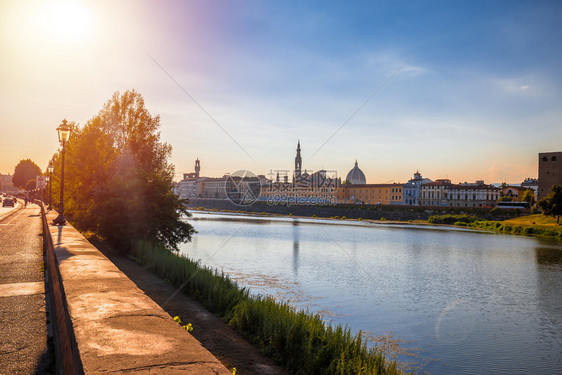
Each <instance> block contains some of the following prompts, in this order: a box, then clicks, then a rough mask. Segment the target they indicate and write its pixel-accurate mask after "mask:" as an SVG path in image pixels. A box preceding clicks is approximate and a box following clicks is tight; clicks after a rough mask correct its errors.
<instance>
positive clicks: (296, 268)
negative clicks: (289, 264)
mask: <svg viewBox="0 0 562 375" xmlns="http://www.w3.org/2000/svg"><path fill="white" fill-rule="evenodd" d="M299 240H300V239H299V221H298V220H295V221H293V274H294V275H295V276H298V274H299V246H300V243H299Z"/></svg>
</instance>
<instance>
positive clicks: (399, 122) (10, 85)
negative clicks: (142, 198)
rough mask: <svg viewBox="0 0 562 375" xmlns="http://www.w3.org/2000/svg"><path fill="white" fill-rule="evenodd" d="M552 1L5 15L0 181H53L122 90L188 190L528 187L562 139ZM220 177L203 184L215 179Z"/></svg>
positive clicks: (154, 7) (53, 6) (9, 11)
mask: <svg viewBox="0 0 562 375" xmlns="http://www.w3.org/2000/svg"><path fill="white" fill-rule="evenodd" d="M561 14H562V5H561V4H559V3H556V2H550V1H539V2H530V1H529V2H518V3H513V2H510V1H503V2H494V3H488V2H457V3H455V4H454V5H451V4H449V3H447V2H441V3H439V2H431V3H426V2H424V3H416V4H408V5H401V4H385V3H382V2H374V3H373V2H358V3H354V4H351V5H349V4H347V5H340V4H337V3H335V2H322V3H313V4H301V3H299V2H284V3H283V4H269V3H262V2H257V1H249V2H245V3H243V4H232V3H229V2H220V1H219V2H214V3H212V4H210V3H208V2H196V1H191V2H178V1H162V2H158V3H155V2H148V1H139V2H131V1H125V2H119V3H117V4H114V3H112V2H109V1H99V2H93V1H82V2H67V1H59V2H50V3H44V2H39V1H21V2H7V1H3V2H0V21H1V23H0V25H1V26H0V27H1V28H2V36H1V39H0V46H1V50H2V51H3V58H2V59H0V81H1V82H2V85H1V86H0V95H1V97H2V100H1V101H0V110H1V112H2V113H3V118H2V132H3V134H2V145H3V147H2V148H1V149H0V173H13V169H14V167H15V165H16V164H17V163H18V162H19V161H20V160H21V159H26V158H31V159H32V160H33V161H34V162H35V163H37V164H38V165H39V166H40V167H41V168H42V169H44V168H45V167H46V165H47V163H48V160H49V158H50V156H51V155H52V154H53V153H54V152H55V151H56V149H57V147H58V142H57V136H56V130H55V129H56V127H57V126H58V125H59V124H60V122H61V121H62V120H63V119H64V118H66V119H68V120H69V121H76V122H78V123H79V124H84V123H85V122H87V121H88V120H89V119H90V118H92V117H93V116H94V115H95V114H96V113H97V112H98V111H99V110H100V109H101V108H102V105H103V104H104V103H105V102H106V101H107V100H109V99H110V97H111V95H112V93H113V92H114V91H121V92H124V91H125V90H127V89H135V90H137V91H138V92H140V93H141V94H142V95H143V96H144V99H145V102H146V105H147V108H148V109H149V110H150V112H151V113H152V114H153V115H160V116H161V124H162V127H161V130H162V134H161V135H162V140H163V141H165V142H168V143H170V144H171V145H172V147H173V154H172V155H173V156H172V163H173V164H174V165H175V166H176V180H178V179H180V178H181V175H182V174H183V173H188V172H191V171H192V169H193V162H194V160H195V159H196V158H197V157H198V158H199V159H200V160H202V161H203V163H204V166H203V170H204V172H202V173H205V174H206V175H209V176H222V175H224V174H225V173H231V172H234V171H236V170H239V169H248V170H252V171H254V172H255V173H264V172H268V171H269V170H272V169H282V168H285V167H287V166H289V167H290V166H291V165H292V160H293V158H294V151H295V145H296V142H297V140H299V139H300V142H301V146H302V148H303V151H302V159H303V168H304V169H307V170H311V171H316V170H319V169H331V170H337V171H338V172H339V173H340V175H341V174H345V173H347V171H348V170H349V169H351V168H352V167H353V163H354V162H355V160H356V159H357V160H358V161H359V165H360V167H361V169H362V170H363V171H364V172H365V175H366V176H367V182H368V183H374V182H381V181H396V182H406V181H407V180H408V179H410V178H411V176H412V175H413V173H414V172H415V171H416V170H419V171H421V173H422V174H423V175H424V176H428V177H430V178H432V179H436V178H449V179H451V180H453V181H474V180H476V179H483V180H485V181H487V182H489V183H498V182H507V183H520V182H522V181H523V180H524V179H525V178H527V177H537V155H538V153H539V152H548V151H558V150H560V148H561V146H560V143H559V140H560V139H561V137H562V127H561V126H560V119H561V118H562V108H560V106H559V103H560V102H562V100H561V99H562V90H561V88H562V79H561V78H562V76H561V73H560V72H559V69H558V67H559V66H560V58H561V57H562V56H561V53H562V52H561V51H562V49H561V48H560V45H559V44H560V40H561V39H562V38H561V34H562V33H561V31H562V26H560V23H559V19H560V16H561ZM207 168H209V169H207Z"/></svg>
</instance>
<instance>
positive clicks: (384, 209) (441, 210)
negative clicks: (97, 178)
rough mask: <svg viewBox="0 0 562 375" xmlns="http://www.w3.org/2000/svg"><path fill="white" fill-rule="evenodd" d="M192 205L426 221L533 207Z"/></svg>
mask: <svg viewBox="0 0 562 375" xmlns="http://www.w3.org/2000/svg"><path fill="white" fill-rule="evenodd" d="M187 207H188V208H189V209H200V208H204V209H216V210H227V211H234V212H238V213H242V212H247V213H270V214H280V215H293V216H304V217H312V216H314V215H316V216H317V217H325V218H329V217H335V216H338V217H346V218H351V219H359V218H361V219H370V220H391V221H408V220H423V221H426V220H427V219H429V217H430V216H432V215H445V214H452V215H475V216H478V217H480V218H482V219H485V220H506V219H512V218H514V217H518V216H522V215H527V214H529V213H530V210H524V209H498V208H493V209H492V208H483V207H479V208H469V207H433V206H432V207H424V206H403V205H368V204H327V205H291V204H269V203H267V202H265V201H256V202H254V203H252V204H250V205H247V206H239V205H235V204H234V203H232V202H231V201H229V200H227V199H203V198H193V199H190V200H189V202H188V204H187Z"/></svg>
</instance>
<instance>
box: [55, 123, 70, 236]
mask: <svg viewBox="0 0 562 375" xmlns="http://www.w3.org/2000/svg"><path fill="white" fill-rule="evenodd" d="M57 131H58V133H59V142H60V143H61V145H62V163H61V172H60V202H59V216H57V218H56V219H55V220H53V224H55V225H64V224H65V223H66V219H65V218H64V202H63V195H64V154H65V151H66V147H65V146H66V142H68V139H69V138H70V131H71V126H70V125H68V123H67V121H66V119H64V120H62V123H61V124H60V125H59V127H58V128H57Z"/></svg>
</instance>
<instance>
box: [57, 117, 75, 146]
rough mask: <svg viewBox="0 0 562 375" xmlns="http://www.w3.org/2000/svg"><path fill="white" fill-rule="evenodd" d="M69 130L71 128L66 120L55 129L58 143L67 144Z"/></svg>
mask: <svg viewBox="0 0 562 375" xmlns="http://www.w3.org/2000/svg"><path fill="white" fill-rule="evenodd" d="M71 130H72V127H71V126H70V125H68V123H67V121H66V119H64V120H62V123H61V124H60V125H59V127H58V128H57V131H58V132H59V142H61V143H65V142H68V139H69V138H70V131H71Z"/></svg>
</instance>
